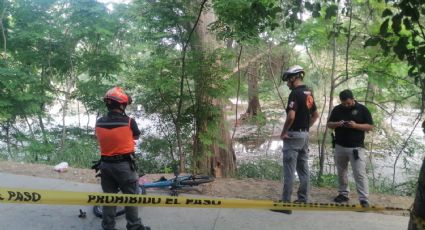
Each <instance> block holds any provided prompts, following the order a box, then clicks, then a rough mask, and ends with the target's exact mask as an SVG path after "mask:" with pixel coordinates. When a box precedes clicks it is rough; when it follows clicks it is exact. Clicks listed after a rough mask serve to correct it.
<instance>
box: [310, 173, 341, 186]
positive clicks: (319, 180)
mask: <svg viewBox="0 0 425 230" xmlns="http://www.w3.org/2000/svg"><path fill="white" fill-rule="evenodd" d="M310 181H311V183H312V184H313V185H315V186H319V187H332V188H337V187H338V176H337V175H335V174H323V175H322V176H321V177H319V175H318V173H312V174H311V175H310Z"/></svg>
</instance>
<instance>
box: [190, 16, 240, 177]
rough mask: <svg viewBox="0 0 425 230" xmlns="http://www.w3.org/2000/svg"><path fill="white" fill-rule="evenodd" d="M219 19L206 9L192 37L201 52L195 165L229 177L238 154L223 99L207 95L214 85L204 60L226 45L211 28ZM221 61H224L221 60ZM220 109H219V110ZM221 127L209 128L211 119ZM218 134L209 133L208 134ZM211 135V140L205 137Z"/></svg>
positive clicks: (197, 87) (196, 94) (196, 81)
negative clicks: (215, 129) (233, 146)
mask: <svg viewBox="0 0 425 230" xmlns="http://www.w3.org/2000/svg"><path fill="white" fill-rule="evenodd" d="M215 20H216V16H215V15H214V12H213V11H212V8H207V9H205V10H204V11H203V12H202V14H201V16H200V20H199V23H198V26H197V27H196V31H195V32H196V35H197V38H196V39H193V40H192V44H191V47H192V50H193V51H195V52H197V53H198V55H199V59H198V60H199V63H201V64H200V65H199V69H198V78H197V79H195V97H196V108H197V110H196V114H195V126H196V130H195V132H196V133H195V137H194V147H193V166H194V168H193V169H194V171H195V172H196V173H207V174H213V175H214V176H216V177H226V176H229V175H232V174H233V172H234V171H235V166H236V163H235V155H234V150H233V148H232V143H231V138H230V134H229V132H228V130H227V128H228V127H227V126H226V120H225V114H224V111H223V107H222V104H223V103H222V101H220V100H218V99H214V98H211V97H210V96H209V95H207V92H208V89H209V88H213V87H214V82H213V80H212V77H213V76H212V73H211V72H210V71H208V70H207V68H206V67H205V66H203V65H202V63H204V62H203V61H202V60H205V56H206V55H209V54H210V53H211V51H213V50H215V49H216V48H218V47H220V46H223V45H224V44H223V45H220V44H219V43H218V42H217V40H216V39H215V35H214V34H212V33H211V31H209V30H208V26H209V24H211V23H212V22H214V21H215ZM217 64H220V63H219V61H217ZM216 110H218V111H219V113H217V112H215V111H216ZM214 122H215V124H216V125H217V126H218V127H217V128H219V129H220V131H219V133H217V132H214V131H213V130H208V127H209V126H210V124H211V123H214ZM211 133H215V135H214V136H213V137H212V136H208V134H211ZM204 137H207V138H209V139H212V141H211V140H205V139H203V138H204Z"/></svg>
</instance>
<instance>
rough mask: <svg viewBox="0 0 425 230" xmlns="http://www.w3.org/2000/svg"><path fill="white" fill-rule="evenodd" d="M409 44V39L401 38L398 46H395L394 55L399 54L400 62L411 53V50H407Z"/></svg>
mask: <svg viewBox="0 0 425 230" xmlns="http://www.w3.org/2000/svg"><path fill="white" fill-rule="evenodd" d="M407 44H408V38H407V37H401V38H400V39H399V40H398V42H397V45H396V46H394V48H393V50H394V53H396V54H397V57H398V58H399V59H400V60H403V59H404V57H405V56H406V54H407V53H408V52H409V50H408V48H407Z"/></svg>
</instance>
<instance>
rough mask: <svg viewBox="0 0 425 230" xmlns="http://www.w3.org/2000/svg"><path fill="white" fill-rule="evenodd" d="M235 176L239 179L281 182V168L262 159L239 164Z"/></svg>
mask: <svg viewBox="0 0 425 230" xmlns="http://www.w3.org/2000/svg"><path fill="white" fill-rule="evenodd" d="M236 175H237V177H239V178H258V179H268V180H281V179H282V175H283V168H282V165H280V164H279V163H278V162H277V161H275V160H270V159H265V158H264V159H258V160H255V161H252V162H244V163H241V164H240V165H239V166H238V170H237V173H236Z"/></svg>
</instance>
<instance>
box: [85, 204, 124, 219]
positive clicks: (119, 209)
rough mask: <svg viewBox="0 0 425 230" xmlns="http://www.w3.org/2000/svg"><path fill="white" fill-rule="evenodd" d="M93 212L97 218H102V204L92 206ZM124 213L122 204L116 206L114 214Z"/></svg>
mask: <svg viewBox="0 0 425 230" xmlns="http://www.w3.org/2000/svg"><path fill="white" fill-rule="evenodd" d="M93 214H94V215H95V216H97V217H99V218H102V215H103V208H102V206H93ZM124 214H125V208H124V207H122V206H119V207H117V211H116V212H115V216H121V215H124Z"/></svg>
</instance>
